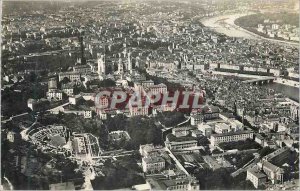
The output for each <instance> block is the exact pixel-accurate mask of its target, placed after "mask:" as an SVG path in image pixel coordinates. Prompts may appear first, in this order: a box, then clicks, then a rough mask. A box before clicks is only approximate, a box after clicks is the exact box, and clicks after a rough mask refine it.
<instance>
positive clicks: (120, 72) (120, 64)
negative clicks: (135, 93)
mask: <svg viewBox="0 0 300 191" xmlns="http://www.w3.org/2000/svg"><path fill="white" fill-rule="evenodd" d="M118 73H119V74H123V73H124V68H123V63H122V59H121V58H119V63H118Z"/></svg>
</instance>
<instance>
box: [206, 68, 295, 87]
mask: <svg viewBox="0 0 300 191" xmlns="http://www.w3.org/2000/svg"><path fill="white" fill-rule="evenodd" d="M211 72H212V74H215V75H224V76H236V77H241V78H251V79H267V78H270V77H271V76H259V75H250V74H239V73H238V72H236V73H231V72H220V71H211ZM274 78H275V79H274V81H273V82H274V83H278V84H283V85H287V86H292V87H299V86H300V83H299V82H297V81H293V80H287V79H283V78H280V77H274Z"/></svg>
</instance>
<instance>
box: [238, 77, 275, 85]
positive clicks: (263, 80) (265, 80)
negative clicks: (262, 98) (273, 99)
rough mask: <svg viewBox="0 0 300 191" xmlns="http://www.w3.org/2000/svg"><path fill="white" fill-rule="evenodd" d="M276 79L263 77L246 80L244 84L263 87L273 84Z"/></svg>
mask: <svg viewBox="0 0 300 191" xmlns="http://www.w3.org/2000/svg"><path fill="white" fill-rule="evenodd" d="M275 79H276V78H275V77H261V78H256V79H251V80H245V81H243V83H249V84H254V85H259V84H261V85H262V84H268V83H273V82H274V80H275Z"/></svg>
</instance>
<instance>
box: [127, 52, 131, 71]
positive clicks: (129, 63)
mask: <svg viewBox="0 0 300 191" xmlns="http://www.w3.org/2000/svg"><path fill="white" fill-rule="evenodd" d="M127 59H128V63H127V64H128V67H127V69H128V71H129V73H132V62H131V52H129V53H128V54H127Z"/></svg>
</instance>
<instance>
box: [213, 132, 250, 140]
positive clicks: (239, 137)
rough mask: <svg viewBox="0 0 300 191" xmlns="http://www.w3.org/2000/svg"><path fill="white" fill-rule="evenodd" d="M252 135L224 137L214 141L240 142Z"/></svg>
mask: <svg viewBox="0 0 300 191" xmlns="http://www.w3.org/2000/svg"><path fill="white" fill-rule="evenodd" d="M251 137H252V134H243V135H233V136H226V137H216V138H215V139H216V141H234V140H241V139H246V138H251Z"/></svg>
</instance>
